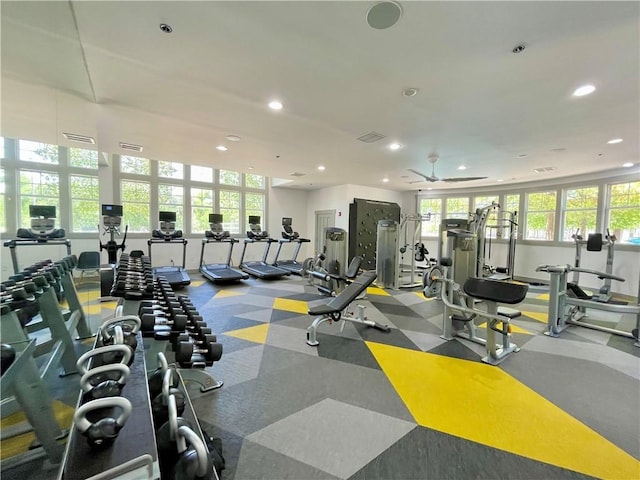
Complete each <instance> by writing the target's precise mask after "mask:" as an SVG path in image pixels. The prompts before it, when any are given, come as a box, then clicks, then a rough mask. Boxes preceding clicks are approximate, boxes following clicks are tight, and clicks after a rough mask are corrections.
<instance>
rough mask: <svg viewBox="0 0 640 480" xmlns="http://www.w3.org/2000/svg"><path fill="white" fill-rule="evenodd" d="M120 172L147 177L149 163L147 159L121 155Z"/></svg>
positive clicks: (149, 168) (149, 167) (149, 171)
mask: <svg viewBox="0 0 640 480" xmlns="http://www.w3.org/2000/svg"><path fill="white" fill-rule="evenodd" d="M120 171H121V172H122V173H133V174H135V175H149V174H151V162H150V161H149V159H147V158H140V157H129V156H127V155H121V156H120ZM129 228H131V227H129Z"/></svg>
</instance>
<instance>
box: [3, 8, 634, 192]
mask: <svg viewBox="0 0 640 480" xmlns="http://www.w3.org/2000/svg"><path fill="white" fill-rule="evenodd" d="M375 4H376V2H369V1H351V2H349V1H336V2H326V1H321V2H313V1H297V2H294V1H282V2H269V1H258V2H250V1H233V2H219V1H210V2H183V1H156V2H149V1H143V2H134V1H127V2H120V1H112V2H95V1H73V2H55V1H46V2H26V1H20V2H11V1H2V2H1V14H2V25H1V26H2V135H3V136H6V137H19V138H32V139H35V140H40V141H49V142H51V143H59V144H65V142H67V141H66V140H65V139H64V138H63V137H62V135H61V133H62V132H72V133H78V134H84V135H89V136H92V137H95V138H96V139H97V141H98V147H99V148H100V149H101V150H103V151H108V152H111V153H124V152H123V151H122V150H121V149H120V148H119V146H118V142H128V143H134V144H139V145H143V146H144V151H143V153H142V155H143V156H146V157H149V158H154V159H159V160H171V161H180V162H184V163H192V164H199V165H212V166H216V167H220V168H228V169H235V170H242V171H247V169H248V168H249V167H254V170H253V171H254V172H255V173H261V174H265V175H269V176H271V177H278V178H282V179H287V180H293V181H292V182H290V183H289V184H288V185H289V186H293V187H296V188H318V187H321V186H327V185H337V184H344V183H351V184H360V185H368V186H375V187H383V188H392V189H396V190H412V189H418V188H425V187H426V186H427V185H428V184H427V183H426V182H423V183H409V182H414V181H418V180H421V178H420V177H419V176H417V175H415V174H413V173H411V172H409V171H408V169H414V170H418V171H420V172H424V173H425V174H430V173H431V171H430V170H431V169H430V164H429V163H428V161H427V156H428V155H429V154H431V153H434V152H435V153H438V154H439V155H440V160H439V161H438V163H437V164H436V175H437V176H439V177H455V176H487V177H488V178H487V179H486V180H477V181H473V182H468V183H465V184H464V185H465V186H468V187H477V186H485V185H497V181H498V179H500V180H506V182H508V183H514V182H528V181H535V180H540V179H552V178H557V177H567V176H574V175H578V174H582V173H593V172H604V171H611V170H615V169H619V168H620V166H621V165H622V164H623V163H625V162H635V163H636V164H637V162H638V159H639V156H640V149H639V144H640V141H639V132H640V125H639V122H640V94H639V90H640V78H639V77H640V45H639V44H640V27H639V26H640V3H638V2H610V1H603V2H559V1H549V2H542V1H536V2H518V1H513V2H502V1H494V2H481V1H474V2H453V1H451V2H417V1H403V2H400V4H401V6H402V9H403V14H402V17H401V18H400V20H399V21H398V22H397V23H396V24H395V25H394V26H392V27H391V28H388V29H384V30H376V29H373V28H371V27H370V26H369V25H368V24H367V21H366V14H367V11H368V10H369V8H371V7H372V6H373V5H375ZM163 22H164V23H167V24H169V25H171V27H172V28H173V33H171V34H166V33H163V32H161V31H160V29H159V24H160V23H163ZM520 43H523V44H525V45H526V49H525V50H524V52H522V53H520V54H514V53H512V49H513V47H514V46H516V45H517V44H520ZM586 83H591V84H593V85H595V86H596V87H597V90H596V92H595V93H593V94H592V95H590V96H587V97H582V98H576V97H572V95H571V94H572V92H573V91H574V89H575V88H577V87H578V86H580V85H583V84H586ZM407 87H415V88H418V89H420V91H419V93H418V95H416V96H414V97H410V98H408V97H404V96H402V95H401V91H402V90H403V89H405V88H407ZM274 98H277V99H280V100H281V101H282V102H283V103H284V109H283V110H282V111H280V112H273V111H271V110H269V109H268V108H267V103H268V101H269V100H271V99H274ZM372 131H373V132H378V133H380V134H383V135H385V136H386V138H384V139H383V140H380V141H378V142H375V143H371V144H367V143H363V142H360V141H358V140H356V138H357V137H359V136H361V135H363V134H365V133H368V132H372ZM230 134H232V135H238V136H240V137H241V141H239V142H236V143H233V142H229V141H227V140H225V136H227V135H230ZM618 137H619V138H623V139H624V142H622V143H620V144H617V145H609V144H607V141H608V140H610V139H612V138H618ZM391 141H397V142H400V143H401V144H403V145H404V148H402V149H400V150H398V151H395V152H392V151H390V150H389V149H388V148H387V145H388V144H389V143H390V142H391ZM66 144H68V143H66ZM220 144H224V145H226V146H227V147H229V150H228V151H226V152H220V151H218V150H216V149H215V147H216V146H217V145H220ZM518 155H527V156H526V157H524V158H518ZM462 164H464V165H466V166H467V170H466V171H464V172H460V171H458V170H457V169H456V168H457V167H458V166H459V165H462ZM318 165H325V166H326V171H324V172H319V171H318V170H317V166H318ZM540 167H555V170H553V171H551V172H548V173H545V174H537V173H535V172H534V171H533V169H534V168H540ZM634 171H635V170H634ZM294 172H299V173H303V174H305V175H304V176H302V177H292V176H290V174H291V173H294ZM629 173H632V172H631V171H630V172H629ZM542 175H544V177H543V176H542ZM383 177H388V178H389V179H390V182H389V183H387V184H383V183H382V181H381V179H382V178H383ZM310 184H312V185H310ZM434 185H435V186H437V188H446V187H448V186H451V187H454V188H455V187H460V186H461V184H459V183H457V184H455V183H454V184H445V183H443V182H438V183H437V184H434Z"/></svg>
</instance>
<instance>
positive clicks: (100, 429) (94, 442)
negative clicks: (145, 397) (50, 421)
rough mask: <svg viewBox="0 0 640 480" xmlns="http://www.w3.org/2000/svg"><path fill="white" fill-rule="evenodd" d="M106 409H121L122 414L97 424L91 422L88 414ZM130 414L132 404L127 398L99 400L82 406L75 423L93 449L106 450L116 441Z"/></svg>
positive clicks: (75, 416) (99, 421) (74, 419)
mask: <svg viewBox="0 0 640 480" xmlns="http://www.w3.org/2000/svg"><path fill="white" fill-rule="evenodd" d="M104 408H119V409H120V410H121V412H120V415H118V416H117V417H110V416H106V417H102V418H100V419H99V420H97V421H95V422H91V421H89V419H88V418H87V414H89V413H90V412H92V411H94V410H99V409H104ZM130 414H131V402H130V401H129V400H127V399H126V398H124V397H109V398H99V399H98V400H91V401H90V402H87V403H85V404H83V405H80V407H79V408H78V410H76V413H75V415H74V417H73V421H74V424H75V426H76V428H77V429H78V431H79V432H80V433H81V434H83V435H84V436H86V437H87V442H88V443H89V446H90V447H91V448H101V447H102V448H104V447H108V446H110V445H111V444H112V443H113V442H114V441H115V439H116V438H117V437H118V433H120V430H122V428H123V427H124V425H125V423H126V421H127V418H129V415H130Z"/></svg>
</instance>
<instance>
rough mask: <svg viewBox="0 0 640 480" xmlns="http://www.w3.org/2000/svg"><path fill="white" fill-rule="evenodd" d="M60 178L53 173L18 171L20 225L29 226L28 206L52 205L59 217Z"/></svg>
mask: <svg viewBox="0 0 640 480" xmlns="http://www.w3.org/2000/svg"><path fill="white" fill-rule="evenodd" d="M59 198H60V176H59V175H58V174H57V173H53V172H36V171H32V170H20V223H21V225H22V226H23V227H25V228H28V227H29V226H30V225H31V222H30V218H31V217H30V216H29V205H53V206H55V207H56V216H57V217H58V218H59V217H60V200H59Z"/></svg>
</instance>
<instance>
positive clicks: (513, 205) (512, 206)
mask: <svg viewBox="0 0 640 480" xmlns="http://www.w3.org/2000/svg"><path fill="white" fill-rule="evenodd" d="M501 207H502V210H503V211H506V212H516V213H517V212H518V210H519V209H520V194H519V193H508V194H506V195H505V196H504V205H501Z"/></svg>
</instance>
